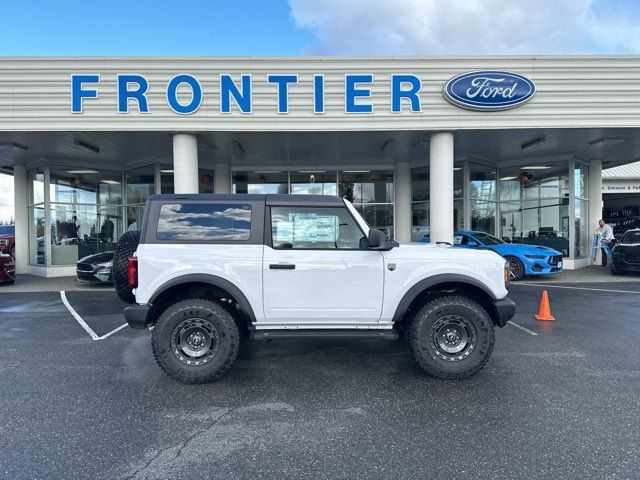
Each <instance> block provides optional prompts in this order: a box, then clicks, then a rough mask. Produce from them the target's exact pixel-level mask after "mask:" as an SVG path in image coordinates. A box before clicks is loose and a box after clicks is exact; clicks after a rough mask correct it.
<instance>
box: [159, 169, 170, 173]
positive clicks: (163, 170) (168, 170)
mask: <svg viewBox="0 0 640 480" xmlns="http://www.w3.org/2000/svg"><path fill="white" fill-rule="evenodd" d="M160 171H161V172H162V173H173V168H161V169H160Z"/></svg>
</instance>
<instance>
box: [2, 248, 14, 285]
mask: <svg viewBox="0 0 640 480" xmlns="http://www.w3.org/2000/svg"><path fill="white" fill-rule="evenodd" d="M15 281H16V265H15V263H14V261H13V257H12V256H11V255H7V254H6V253H0V284H2V283H13V282H15Z"/></svg>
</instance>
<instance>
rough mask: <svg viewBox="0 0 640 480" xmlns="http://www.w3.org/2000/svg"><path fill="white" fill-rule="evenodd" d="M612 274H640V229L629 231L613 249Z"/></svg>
mask: <svg viewBox="0 0 640 480" xmlns="http://www.w3.org/2000/svg"><path fill="white" fill-rule="evenodd" d="M612 253H613V261H612V262H611V273H612V274H614V275H615V274H617V273H621V272H640V228H634V229H633V230H627V231H626V232H624V235H622V237H621V238H620V241H619V242H618V243H617V244H616V245H615V246H614V247H613V252H612Z"/></svg>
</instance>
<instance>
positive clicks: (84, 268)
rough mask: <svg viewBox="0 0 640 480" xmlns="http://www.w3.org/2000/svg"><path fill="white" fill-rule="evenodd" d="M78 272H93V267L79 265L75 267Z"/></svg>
mask: <svg viewBox="0 0 640 480" xmlns="http://www.w3.org/2000/svg"><path fill="white" fill-rule="evenodd" d="M77 270H78V271H79V272H93V265H91V264H90V263H79V264H78V266H77Z"/></svg>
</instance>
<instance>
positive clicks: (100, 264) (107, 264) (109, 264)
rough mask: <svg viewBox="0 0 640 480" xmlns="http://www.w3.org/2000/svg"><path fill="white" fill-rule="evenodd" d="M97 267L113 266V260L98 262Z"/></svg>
mask: <svg viewBox="0 0 640 480" xmlns="http://www.w3.org/2000/svg"><path fill="white" fill-rule="evenodd" d="M98 267H109V268H111V267H113V260H109V261H108V262H103V263H99V264H98Z"/></svg>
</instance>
